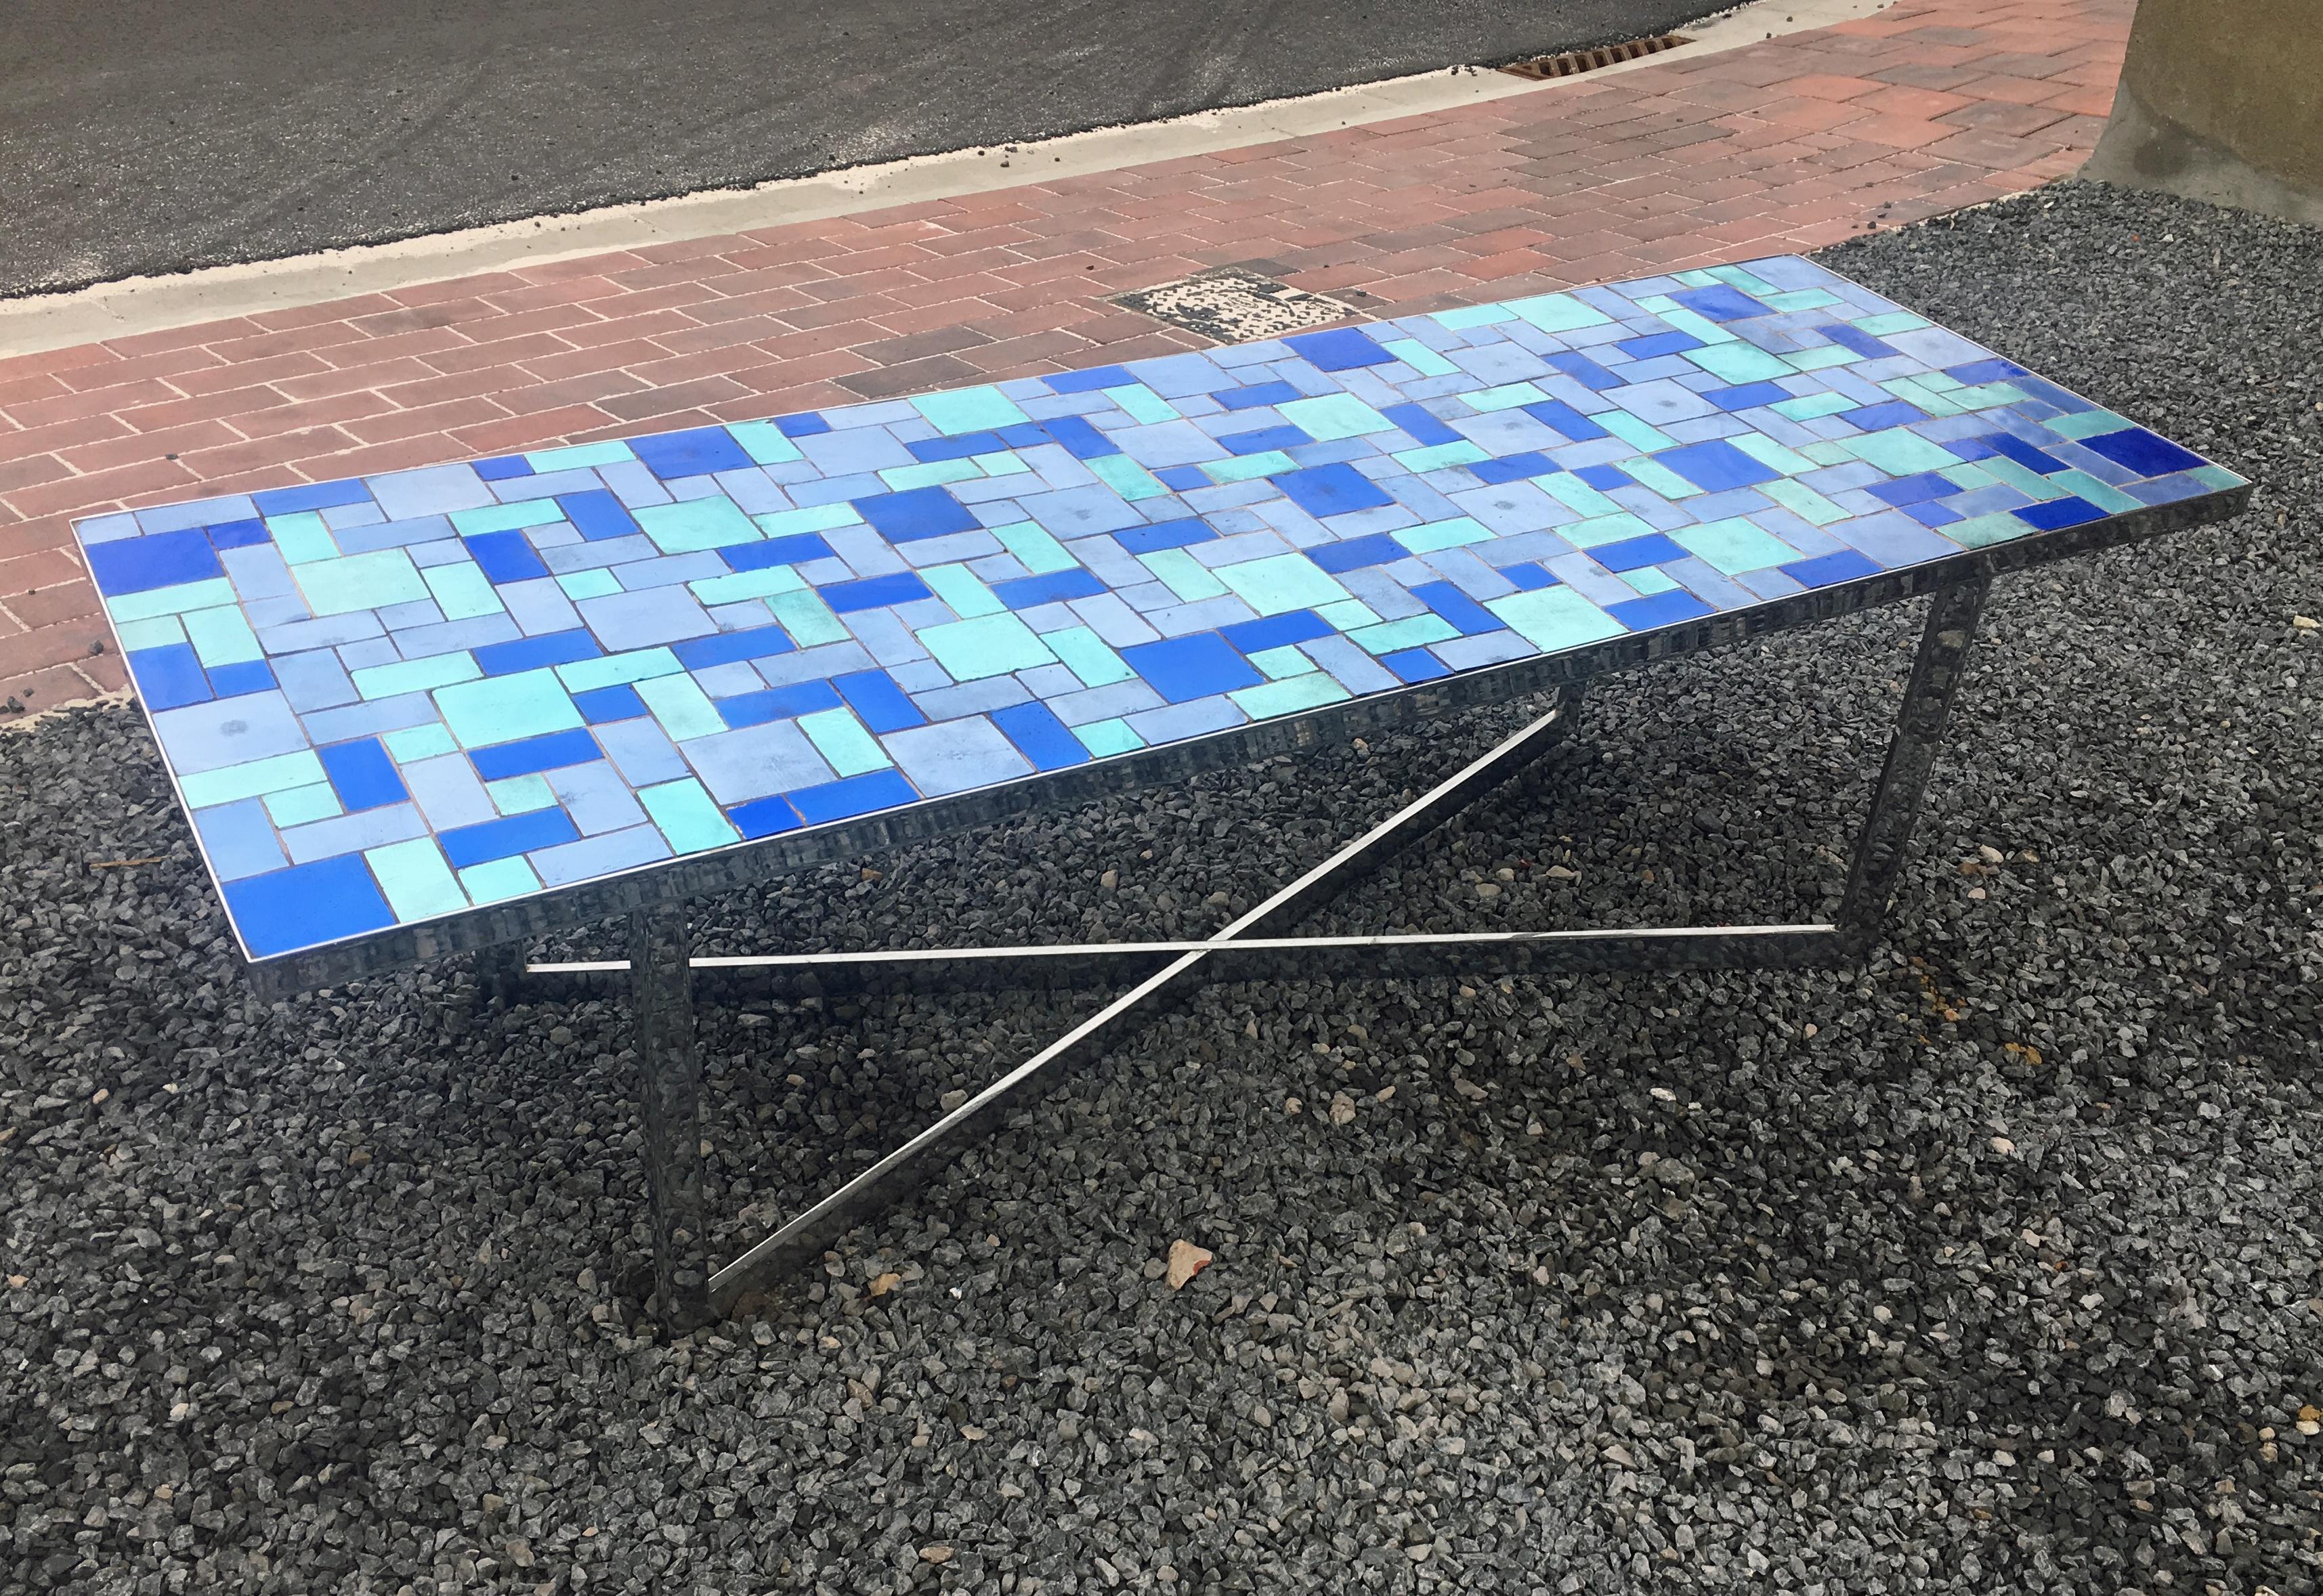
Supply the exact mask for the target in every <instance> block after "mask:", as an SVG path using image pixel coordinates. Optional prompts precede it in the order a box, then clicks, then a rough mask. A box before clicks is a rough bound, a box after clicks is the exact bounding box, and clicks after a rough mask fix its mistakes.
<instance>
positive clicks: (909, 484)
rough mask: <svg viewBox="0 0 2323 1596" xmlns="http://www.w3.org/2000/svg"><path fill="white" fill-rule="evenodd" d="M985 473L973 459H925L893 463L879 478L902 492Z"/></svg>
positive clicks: (893, 488)
mask: <svg viewBox="0 0 2323 1596" xmlns="http://www.w3.org/2000/svg"><path fill="white" fill-rule="evenodd" d="M983 474H984V468H983V467H982V466H980V465H978V464H977V463H976V462H975V461H973V460H923V461H921V462H919V463H917V464H914V465H891V466H889V467H887V468H886V470H885V471H882V472H880V473H879V480H880V481H881V482H885V483H886V484H887V486H888V487H889V488H890V489H892V490H893V491H895V492H898V493H902V492H906V491H909V490H911V489H914V488H932V487H936V486H938V485H940V484H941V483H944V482H967V481H968V480H969V478H970V477H980V476H982V475H983Z"/></svg>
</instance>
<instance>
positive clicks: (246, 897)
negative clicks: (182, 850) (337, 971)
mask: <svg viewBox="0 0 2323 1596" xmlns="http://www.w3.org/2000/svg"><path fill="white" fill-rule="evenodd" d="M223 890H224V891H225V903H226V908H227V910H228V911H229V912H231V913H232V914H233V915H234V929H235V930H236V931H240V932H241V933H242V940H243V945H244V946H245V947H247V948H248V949H250V951H251V953H252V955H253V957H254V958H258V959H264V958H267V957H269V956H270V955H272V954H276V953H288V952H290V951H291V950H292V949H298V948H311V947H313V946H314V945H315V944H316V943H317V942H330V941H335V940H338V939H339V938H341V937H354V936H361V935H362V934H363V932H365V931H383V930H385V929H386V928H387V927H389V926H390V925H393V924H394V923H395V913H394V911H392V910H390V908H389V907H388V906H387V900H386V899H385V898H384V897H382V896H381V895H380V890H379V884H378V883H376V882H374V881H373V880H372V878H371V871H370V869H369V868H367V867H365V866H364V864H363V858H362V856H361V855H359V854H345V855H342V856H340V857H339V858H328V859H317V860H316V861H315V862H314V863H313V864H311V865H294V866H292V867H290V868H289V869H288V870H270V871H269V872H267V873H266V874H265V875H263V876H244V877H243V879H242V880H240V881H229V882H227V883H225V886H224V889H223Z"/></svg>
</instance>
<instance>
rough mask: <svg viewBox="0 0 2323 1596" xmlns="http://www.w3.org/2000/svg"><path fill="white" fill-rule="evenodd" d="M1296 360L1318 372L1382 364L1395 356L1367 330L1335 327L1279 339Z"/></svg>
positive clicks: (1391, 360)
mask: <svg viewBox="0 0 2323 1596" xmlns="http://www.w3.org/2000/svg"><path fill="white" fill-rule="evenodd" d="M1282 342H1283V343H1284V344H1287V345H1289V346H1290V350H1291V351H1292V352H1293V353H1296V354H1297V355H1298V356H1299V359H1301V360H1303V361H1305V362H1307V363H1308V365H1311V366H1313V367H1315V368H1316V369H1317V370H1318V371H1347V370H1350V369H1351V368H1353V367H1355V366H1384V365H1390V364H1392V363H1393V362H1394V360H1395V356H1393V355H1391V354H1390V353H1388V352H1387V351H1386V350H1384V349H1382V348H1381V347H1380V346H1379V345H1378V344H1376V343H1374V342H1373V339H1372V336H1371V335H1370V334H1368V333H1364V332H1360V331H1358V330H1357V329H1355V328H1354V327H1335V328H1333V329H1332V330H1331V331H1329V332H1327V333H1300V334H1299V335H1297V336H1295V337H1290V338H1285V339H1284V340H1283V341H1282Z"/></svg>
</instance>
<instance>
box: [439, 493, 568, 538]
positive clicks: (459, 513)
mask: <svg viewBox="0 0 2323 1596" xmlns="http://www.w3.org/2000/svg"><path fill="white" fill-rule="evenodd" d="M564 518H565V512H564V511H563V510H562V509H558V508H557V505H556V500H554V499H519V500H517V501H516V502H515V503H513V504H486V505H480V506H478V507H477V508H476V509H455V510H454V511H453V512H452V530H454V532H457V533H458V534H459V535H460V536H461V537H475V536H477V535H478V534H479V533H483V532H515V531H519V530H520V529H522V528H523V527H546V526H547V525H548V524H549V523H550V522H551V521H561V520H563V519H564Z"/></svg>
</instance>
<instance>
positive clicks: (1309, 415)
mask: <svg viewBox="0 0 2323 1596" xmlns="http://www.w3.org/2000/svg"><path fill="white" fill-rule="evenodd" d="M1275 408H1276V409H1278V410H1280V411H1281V414H1282V418H1283V419H1284V420H1285V421H1288V422H1289V423H1290V425H1291V426H1293V427H1297V428H1299V430H1300V431H1301V432H1304V433H1305V434H1306V435H1307V436H1308V437H1311V438H1313V439H1315V440H1316V441H1317V442H1318V443H1329V442H1331V441H1333V440H1335V439H1337V438H1353V437H1364V436H1369V435H1370V434H1372V433H1375V432H1393V431H1394V430H1395V429H1396V427H1395V423H1394V422H1392V421H1390V420H1389V419H1388V418H1387V417H1384V416H1382V415H1381V414H1380V413H1379V412H1378V411H1377V410H1374V409H1373V408H1371V407H1370V406H1369V405H1367V404H1365V403H1363V400H1361V399H1357V398H1356V397H1355V396H1354V394H1352V393H1327V394H1324V395H1323V396H1322V397H1320V398H1319V399H1285V400H1284V401H1283V402H1282V403H1281V404H1280V405H1277V406H1276V407H1275Z"/></svg>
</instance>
